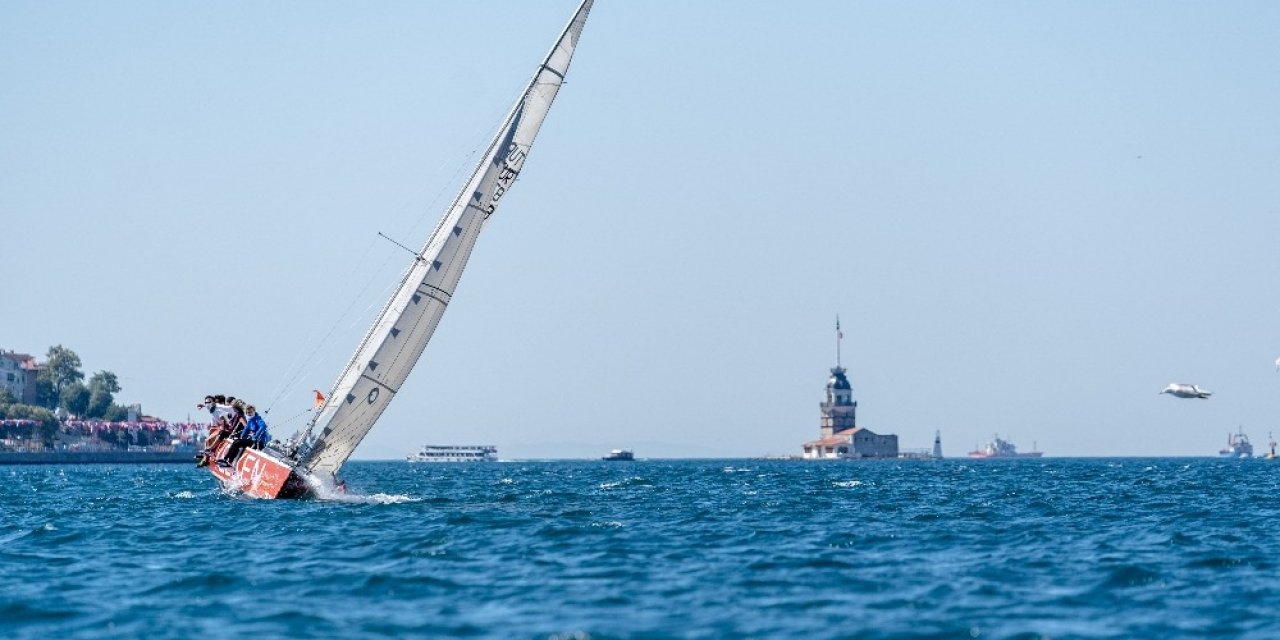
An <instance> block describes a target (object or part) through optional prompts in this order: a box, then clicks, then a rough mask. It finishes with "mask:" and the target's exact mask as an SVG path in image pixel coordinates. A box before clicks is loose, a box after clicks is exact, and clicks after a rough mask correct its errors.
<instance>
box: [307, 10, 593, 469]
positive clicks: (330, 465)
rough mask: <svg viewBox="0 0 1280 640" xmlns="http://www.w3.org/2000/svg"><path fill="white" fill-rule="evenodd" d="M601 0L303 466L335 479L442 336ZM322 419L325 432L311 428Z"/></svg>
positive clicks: (475, 181)
mask: <svg viewBox="0 0 1280 640" xmlns="http://www.w3.org/2000/svg"><path fill="white" fill-rule="evenodd" d="M592 2H593V0H584V1H583V2H582V4H581V5H580V6H579V7H578V10H577V12H575V13H574V15H573V19H572V20H570V21H569V25H568V26H567V27H565V30H564V33H562V34H561V35H560V39H559V40H557V41H556V44H555V46H554V47H552V48H551V53H549V54H547V57H546V59H545V60H544V61H543V62H542V64H541V65H540V66H539V67H538V71H537V73H535V74H534V76H533V80H531V81H530V82H529V86H528V87H527V88H526V89H525V91H524V94H523V95H522V96H521V97H520V99H519V100H517V101H516V104H515V106H513V107H512V108H511V112H510V113H509V114H508V115H507V118H506V120H505V121H503V123H502V126H501V127H499V129H498V133H497V135H495V136H494V139H493V142H492V143H490V145H489V150H488V152H487V153H486V154H485V156H484V159H483V160H482V161H481V162H480V165H479V166H478V167H476V171H475V173H474V174H472V176H471V180H469V181H468V182H467V185H466V186H465V187H464V188H463V189H462V192H461V193H459V194H458V197H457V199H456V200H454V202H453V206H451V207H450V208H449V210H448V212H446V213H445V215H444V217H443V218H442V219H441V220H440V224H439V226H437V227H436V230H435V231H434V232H433V233H432V234H431V237H430V238H428V240H427V242H426V244H425V245H423V247H422V251H420V252H419V253H418V255H417V256H416V257H415V258H414V261H413V263H412V264H410V265H409V269H408V270H407V271H406V272H405V275H404V279H403V280H402V281H401V282H400V287H399V288H398V289H397V290H396V292H395V293H394V294H393V295H392V296H391V299H390V300H388V301H387V304H386V306H385V307H383V309H382V313H380V314H379V315H378V319H377V320H375V321H374V323H373V326H372V327H370V328H369V332H368V333H367V334H366V335H365V338H364V340H363V341H362V342H361V343H360V347H359V348H358V349H356V352H355V355H353V356H352V357H351V361H350V362H348V363H347V367H346V369H345V370H344V371H343V372H342V375H341V376H339V377H338V381H337V383H336V384H334V386H333V389H332V391H331V392H330V393H329V397H328V399H327V400H326V401H325V403H324V405H323V406H322V407H321V408H320V409H319V410H318V411H317V412H316V418H315V419H313V420H312V421H311V423H310V424H309V425H308V426H307V428H306V430H305V431H304V432H303V433H302V434H299V436H298V437H297V438H296V440H295V445H299V446H300V447H301V448H300V449H299V450H298V453H297V455H298V466H300V467H302V468H303V469H305V470H306V471H308V472H310V473H311V474H313V475H315V476H318V477H321V478H325V477H328V478H332V477H333V476H334V475H335V474H337V472H338V470H339V469H340V468H341V467H342V465H343V464H344V463H345V462H346V461H347V458H348V457H350V456H351V452H352V451H355V448H356V445H358V444H360V441H361V440H362V439H364V436H365V434H367V433H369V429H370V428H372V427H373V424H374V422H376V421H377V419H378V416H380V415H382V411H383V410H384V409H386V407H387V404H388V403H389V402H391V399H392V398H393V397H395V395H396V393H397V392H398V391H399V390H400V386H401V385H402V384H403V383H404V381H405V378H407V377H408V376H409V371H410V370H412V369H413V366H414V364H416V363H417V362H418V358H419V357H420V356H421V355H422V351H423V349H425V348H426V346H427V342H428V341H429V340H431V334H432V333H434V332H435V329H436V325H437V324H439V322H440V317H441V316H443V315H444V310H445V307H447V306H448V305H449V300H450V298H451V297H452V296H453V291H454V289H455V288H456V287H457V285H458V280H459V278H461V277H462V270H463V268H464V267H466V265H467V258H468V257H469V256H470V255H471V248H472V247H473V246H474V245H475V242H476V238H477V237H478V236H479V234H480V230H481V229H483V228H484V225H485V222H486V221H487V220H488V219H489V216H490V215H492V214H493V212H494V211H495V210H496V209H497V207H498V204H499V203H500V202H501V200H502V196H503V195H505V194H506V192H507V190H508V189H510V188H511V186H512V184H514V183H515V180H516V176H518V175H519V174H520V169H521V168H522V167H523V166H524V161H525V158H527V157H528V155H529V149H530V147H531V146H532V145H533V139H534V137H535V136H536V135H537V134H538V129H539V128H540V127H541V126H542V121H543V119H544V118H546V115H547V111H548V110H549V109H550V108H551V102H552V101H553V100H555V97H556V93H557V92H558V91H559V90H560V85H561V83H563V82H564V76H565V73H567V72H568V71H569V62H570V60H571V59H572V58H573V51H574V49H575V48H576V47H577V45H578V37H579V36H580V35H581V34H582V27H583V25H585V24H586V21H587V13H588V12H590V11H591V4H592ZM321 420H324V428H323V429H322V430H321V431H320V433H319V435H318V436H315V437H312V431H313V429H314V428H315V426H316V425H317V423H319V422H320V421H321Z"/></svg>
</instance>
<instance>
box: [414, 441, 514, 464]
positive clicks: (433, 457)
mask: <svg viewBox="0 0 1280 640" xmlns="http://www.w3.org/2000/svg"><path fill="white" fill-rule="evenodd" d="M405 459H406V460H408V461H409V462H497V461H498V448H497V447H495V446H493V445H491V444H482V445H439V444H424V445H422V449H420V450H419V451H418V452H417V453H415V454H413V455H411V456H408V457H407V458H405Z"/></svg>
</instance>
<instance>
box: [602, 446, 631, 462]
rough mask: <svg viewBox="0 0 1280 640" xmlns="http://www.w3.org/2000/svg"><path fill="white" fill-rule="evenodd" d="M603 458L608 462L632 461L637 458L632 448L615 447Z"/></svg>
mask: <svg viewBox="0 0 1280 640" xmlns="http://www.w3.org/2000/svg"><path fill="white" fill-rule="evenodd" d="M603 459H604V460H606V461H608V462H631V461H632V460H635V459H636V454H635V452H633V451H632V450H630V449H614V450H613V451H610V452H609V455H607V456H605V457H604V458H603Z"/></svg>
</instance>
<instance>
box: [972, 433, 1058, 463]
mask: <svg viewBox="0 0 1280 640" xmlns="http://www.w3.org/2000/svg"><path fill="white" fill-rule="evenodd" d="M1042 455H1044V453H1043V452H1041V451H1028V452H1027V453H1018V448H1017V447H1015V446H1013V443H1012V442H1009V441H1008V440H1003V439H1001V438H1000V436H991V442H988V443H987V446H985V447H983V448H981V449H979V450H977V451H970V452H969V457H970V458H1039V457H1040V456H1042Z"/></svg>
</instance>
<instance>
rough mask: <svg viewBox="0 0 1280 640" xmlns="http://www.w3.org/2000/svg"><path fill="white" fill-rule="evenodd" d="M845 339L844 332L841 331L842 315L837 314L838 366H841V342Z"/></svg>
mask: <svg viewBox="0 0 1280 640" xmlns="http://www.w3.org/2000/svg"><path fill="white" fill-rule="evenodd" d="M843 339H844V332H843V331H841V330H840V314H838V313H837V314H836V366H837V367H838V366H840V341H841V340H843Z"/></svg>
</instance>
